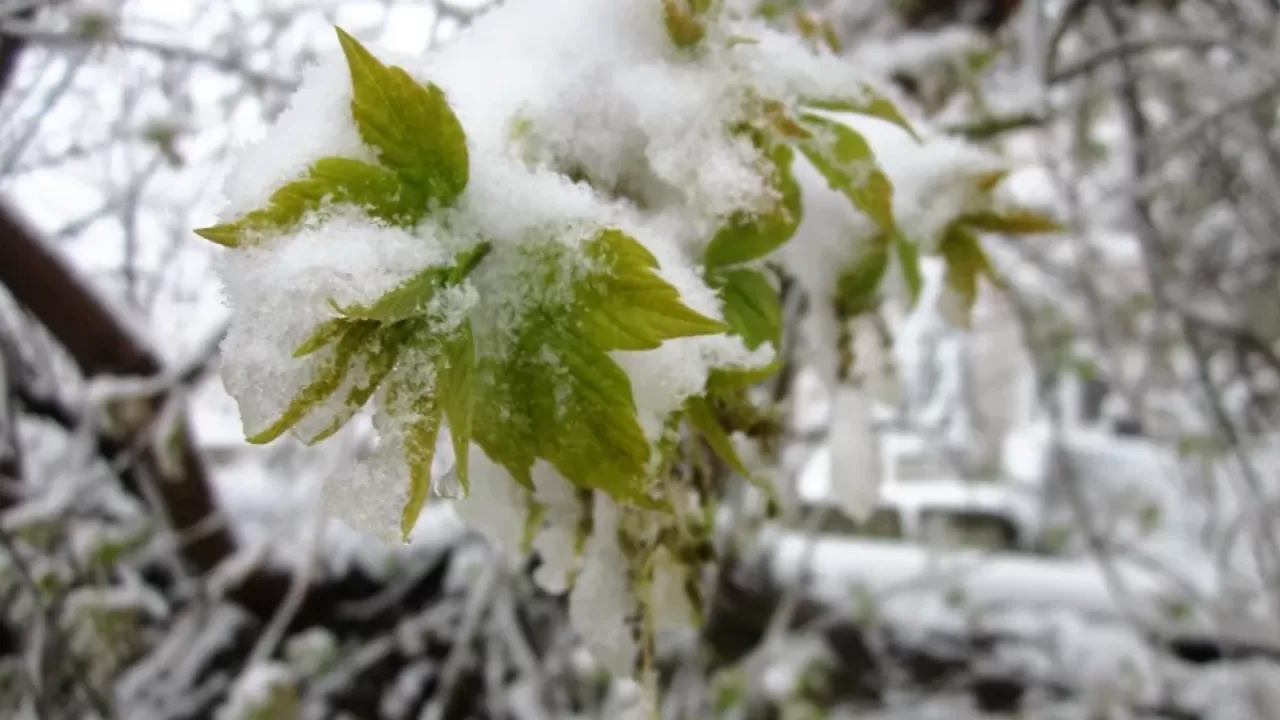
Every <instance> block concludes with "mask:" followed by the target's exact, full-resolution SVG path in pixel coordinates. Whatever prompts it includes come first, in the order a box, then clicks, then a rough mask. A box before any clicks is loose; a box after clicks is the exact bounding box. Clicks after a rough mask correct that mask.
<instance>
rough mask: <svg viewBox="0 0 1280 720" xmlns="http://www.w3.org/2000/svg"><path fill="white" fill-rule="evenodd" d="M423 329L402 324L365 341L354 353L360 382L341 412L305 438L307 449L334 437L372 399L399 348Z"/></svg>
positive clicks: (423, 328) (351, 392) (354, 387)
mask: <svg viewBox="0 0 1280 720" xmlns="http://www.w3.org/2000/svg"><path fill="white" fill-rule="evenodd" d="M424 330H425V327H424V326H423V325H422V324H419V323H401V324H400V325H397V326H394V327H391V328H380V329H379V331H378V332H376V333H375V334H373V335H371V336H370V337H369V338H368V340H367V341H366V342H365V343H364V344H363V345H361V347H360V349H359V350H358V351H357V354H358V359H359V360H360V361H361V362H362V363H363V368H362V369H363V372H361V373H360V375H359V380H357V381H356V383H355V385H354V386H353V387H352V388H351V390H349V391H348V392H347V397H346V399H345V400H344V401H343V405H342V408H341V410H339V411H338V412H337V413H336V414H335V415H334V418H333V420H332V422H330V423H329V425H328V426H326V427H325V428H324V429H323V430H321V431H320V432H318V433H316V434H315V435H313V436H311V437H308V438H305V439H304V442H305V443H306V444H308V445H315V444H316V443H318V442H320V441H322V440H325V439H327V438H330V437H332V436H333V434H334V433H336V432H338V431H339V430H341V429H342V426H343V425H346V424H347V421H349V420H350V419H351V418H353V417H355V414H356V413H358V412H360V409H361V408H363V407H364V406H365V404H366V403H368V402H369V398H371V397H373V393H374V391H376V390H377V389H378V386H379V385H380V384H382V381H383V379H385V378H386V377H387V374H388V373H390V372H391V369H392V368H393V367H395V364H396V358H397V356H398V355H399V354H400V348H401V347H402V346H403V345H404V343H405V341H406V340H408V339H409V338H410V337H411V336H412V335H413V334H414V333H415V332H422V331H424Z"/></svg>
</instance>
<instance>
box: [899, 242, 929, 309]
mask: <svg viewBox="0 0 1280 720" xmlns="http://www.w3.org/2000/svg"><path fill="white" fill-rule="evenodd" d="M893 245H894V248H895V249H897V251H898V265H899V266H900V267H901V268H902V280H903V282H905V283H906V284H907V292H908V294H910V295H911V304H912V305H915V303H916V300H918V299H919V298H920V290H921V289H922V288H923V287H924V276H923V275H921V273H920V246H918V245H916V244H915V243H913V242H911V241H910V240H908V239H906V238H905V237H903V236H902V235H898V236H896V237H895V238H894V240H893Z"/></svg>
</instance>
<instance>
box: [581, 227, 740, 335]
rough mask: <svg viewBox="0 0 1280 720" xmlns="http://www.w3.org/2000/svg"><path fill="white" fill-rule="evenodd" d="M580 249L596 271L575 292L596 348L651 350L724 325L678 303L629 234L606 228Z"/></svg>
mask: <svg viewBox="0 0 1280 720" xmlns="http://www.w3.org/2000/svg"><path fill="white" fill-rule="evenodd" d="M585 249H586V252H587V255H588V257H590V258H591V259H593V260H595V261H596V262H597V265H598V266H599V272H597V273H593V274H592V275H591V276H590V277H589V278H588V279H587V280H586V282H585V283H584V287H583V289H582V290H581V291H580V293H579V294H580V296H581V302H582V303H583V304H584V305H585V306H586V307H587V308H588V312H587V317H586V323H587V335H588V336H589V337H590V338H591V339H592V340H593V341H595V342H596V343H597V344H599V345H600V346H601V347H605V348H608V349H610V350H652V349H654V348H657V347H658V346H659V345H661V344H662V342H663V341H664V340H669V339H671V338H675V337H687V336H690V335H714V334H716V333H721V332H726V331H727V330H728V329H729V328H728V327H727V326H726V325H724V323H721V322H717V321H715V320H712V319H710V318H708V317H705V316H703V315H701V314H699V313H697V312H694V311H693V310H691V309H689V308H688V307H687V306H686V305H685V304H684V303H682V302H681V301H680V293H679V291H677V290H676V289H675V288H674V287H672V286H671V285H669V284H667V282H666V281H665V280H663V279H662V278H661V277H659V276H658V275H657V274H656V273H655V272H654V271H655V270H656V269H657V268H658V261H657V260H656V259H655V258H654V257H653V255H651V254H650V253H649V251H648V250H646V249H645V248H644V246H643V245H641V244H640V243H638V242H636V240H635V239H634V238H631V237H629V236H628V235H626V234H625V233H623V232H620V231H618V230H606V231H604V232H602V233H600V234H599V235H598V236H596V237H595V238H594V239H593V240H591V241H590V242H589V243H588V244H587V246H586V248H585Z"/></svg>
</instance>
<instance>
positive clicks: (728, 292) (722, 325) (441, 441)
mask: <svg viewBox="0 0 1280 720" xmlns="http://www.w3.org/2000/svg"><path fill="white" fill-rule="evenodd" d="M338 35H339V41H340V44H341V47H342V51H343V56H342V57H337V56H335V57H333V58H332V59H329V60H325V61H323V62H322V63H321V64H320V65H319V66H317V67H316V68H314V69H313V70H311V71H310V73H309V74H308V76H307V77H306V78H305V80H304V82H303V85H302V87H301V88H300V90H299V91H298V93H297V95H296V96H295V98H294V100H293V104H292V106H291V108H290V109H289V110H288V111H287V112H286V113H285V114H284V115H283V116H282V117H281V118H280V119H279V121H278V122H277V123H276V125H275V127H274V129H273V130H272V131H271V132H270V133H269V134H268V136H267V137H266V138H264V139H263V140H262V141H261V142H260V143H258V144H257V145H256V146H254V147H252V148H249V149H248V150H246V151H245V152H244V154H243V156H242V159H241V161H240V163H239V165H238V167H236V168H235V169H234V170H233V172H232V173H231V175H230V177H229V179H228V182H227V186H226V199H227V207H226V209H225V212H224V218H223V220H224V222H223V223H222V224H220V225H216V226H214V227H210V228H205V229H203V230H201V231H200V233H201V234H202V235H203V236H204V237H206V238H208V239H209V240H212V241H214V242H216V243H219V244H221V245H224V246H227V247H228V248H230V251H229V252H228V253H226V255H225V258H224V260H223V266H222V276H223V279H224V281H225V286H226V292H227V296H228V298H229V300H230V304H231V306H232V308H233V311H234V317H233V323H232V326H231V330H230V333H229V336H228V338H227V340H226V343H225V346H224V360H225V369H224V379H225V382H226V385H227V388H228V389H229V391H230V392H231V393H232V395H233V396H235V397H236V399H237V400H238V402H239V404H240V411H241V416H242V419H243V422H244V428H245V433H246V436H247V437H248V438H249V439H250V441H251V442H255V443H263V442H269V441H271V440H273V439H275V438H277V437H279V436H281V435H283V434H285V433H286V432H288V433H292V434H293V435H294V436H296V437H298V438H299V439H301V440H303V441H304V442H307V443H316V442H319V441H321V440H323V439H325V438H326V437H329V436H331V435H332V434H333V433H334V432H336V431H337V430H338V429H339V428H341V427H342V426H343V425H344V424H345V423H346V422H347V421H348V420H350V419H351V418H352V417H353V416H355V415H356V414H358V413H359V412H361V411H362V410H363V409H364V408H365V406H367V405H368V406H372V410H373V412H374V415H375V417H374V425H375V427H376V428H377V430H378V432H379V445H378V447H377V449H376V450H375V452H374V454H373V456H372V457H370V458H368V459H367V460H366V461H365V462H364V463H363V464H362V465H361V467H360V468H359V470H358V471H357V472H356V473H355V476H354V477H351V478H341V479H339V480H336V481H335V482H334V487H332V488H331V489H330V492H331V494H332V496H331V498H330V500H331V502H330V506H331V507H332V508H333V510H334V511H335V512H336V513H337V514H338V515H339V516H341V517H343V518H344V519H346V520H348V521H349V522H351V523H352V524H353V525H356V526H357V527H359V528H361V529H364V530H367V531H369V532H371V533H374V534H376V535H378V536H380V537H383V538H386V539H388V540H391V539H394V538H396V537H397V535H398V536H400V537H407V536H408V533H409V531H410V530H411V529H412V527H413V525H414V522H415V521H416V520H417V517H418V515H419V512H420V511H421V509H422V507H423V505H424V503H426V502H427V501H428V496H429V495H430V494H433V493H434V494H435V495H438V496H448V497H456V498H458V505H457V507H458V509H459V512H460V514H461V515H462V516H463V517H464V519H466V520H467V521H468V522H470V523H471V524H473V525H474V526H475V527H477V528H479V529H481V530H483V531H485V532H486V533H487V534H488V535H489V536H491V537H492V538H494V539H496V540H498V541H500V543H501V544H502V545H503V546H505V547H506V548H507V549H509V550H511V551H512V554H513V555H517V556H518V555H520V554H522V553H523V552H527V551H529V550H531V549H536V550H537V551H538V552H539V554H540V555H541V557H542V561H543V566H542V567H541V568H540V570H539V571H538V579H539V581H540V582H541V583H543V584H544V585H545V586H546V587H547V588H548V589H551V590H553V591H563V590H566V589H571V595H570V606H571V614H572V616H573V618H574V620H575V625H577V627H578V628H579V630H581V631H583V632H584V634H585V635H586V637H587V640H588V642H589V643H590V644H591V645H592V647H593V649H594V650H595V651H596V652H597V654H598V655H599V657H600V658H601V660H602V661H603V662H605V663H606V665H607V666H608V667H609V668H610V669H611V670H613V671H614V672H617V673H620V674H628V673H630V671H631V670H632V669H633V668H634V667H635V664H636V662H637V660H638V659H640V660H643V661H644V662H643V664H644V665H645V666H647V665H648V662H647V661H648V660H649V659H650V658H651V654H652V650H651V648H650V647H649V644H650V643H651V641H652V638H653V634H654V629H655V628H656V627H658V626H661V625H665V624H668V623H671V622H673V621H678V622H689V621H694V620H696V617H697V614H698V613H699V612H700V609H701V607H702V589H701V585H700V582H699V573H698V570H699V568H700V567H701V566H702V564H703V563H704V562H706V561H707V560H709V559H710V558H711V555H712V552H713V551H712V549H711V542H710V526H711V518H712V516H713V511H714V510H715V507H716V502H717V498H718V495H717V493H718V491H717V489H716V488H715V487H713V483H712V482H711V481H710V478H711V477H712V475H711V474H710V473H708V472H707V471H706V470H705V468H706V467H707V466H706V463H705V459H701V458H702V455H701V454H700V453H701V451H702V449H703V447H704V446H705V448H708V449H710V450H711V451H713V452H714V453H715V454H717V455H719V457H720V460H721V461H722V462H723V463H725V464H726V465H727V466H728V467H730V468H732V469H734V470H736V471H738V472H739V473H740V474H742V475H746V476H750V475H751V473H749V472H748V470H747V468H746V467H745V465H744V463H743V461H742V459H741V458H740V457H739V455H738V452H737V450H736V449H735V443H734V440H733V437H732V436H733V434H734V433H735V432H738V431H744V430H747V429H748V428H750V427H752V426H754V425H756V423H755V422H754V421H753V419H754V416H755V415H756V414H758V413H756V411H755V410H754V409H753V407H752V405H751V403H750V401H749V398H748V395H747V392H746V391H747V389H748V387H749V386H750V385H752V384H754V383H756V382H760V381H762V380H764V379H765V378H767V377H768V376H769V375H770V374H771V373H772V372H773V371H774V370H775V369H776V367H777V363H776V361H775V349H776V347H777V345H778V343H779V337H780V331H781V328H780V325H781V316H782V311H781V306H780V302H779V297H778V292H777V289H776V288H777V285H778V281H777V273H776V271H779V270H780V271H782V272H789V273H791V274H793V275H795V276H797V277H799V278H801V280H802V281H803V283H804V285H805V286H806V290H807V291H808V292H810V293H811V295H812V296H813V297H814V298H815V299H816V300H817V302H816V303H815V304H816V307H815V309H814V311H813V316H814V317H816V318H826V319H825V320H819V321H818V325H817V326H815V327H814V328H811V330H812V332H811V335H813V336H815V337H816V338H818V342H816V343H814V346H815V347H818V348H823V347H826V346H827V345H830V347H831V348H832V351H831V352H830V353H827V354H829V355H831V356H832V358H833V361H834V359H835V358H836V356H837V355H842V356H844V357H842V358H841V361H840V362H839V363H838V365H839V367H840V368H842V370H841V371H840V376H841V377H842V379H845V380H848V379H849V378H847V377H846V376H847V368H848V367H849V365H850V360H851V358H850V357H848V355H849V354H850V352H851V350H850V348H851V347H852V343H850V342H849V338H848V337H847V335H848V331H847V329H841V328H840V327H839V326H840V325H841V324H842V323H844V322H846V321H848V320H849V319H851V318H853V317H855V316H858V315H860V314H863V313H866V312H870V311H872V310H874V309H875V307H876V306H877V304H878V302H879V299H880V297H881V295H882V290H883V289H885V288H890V287H891V286H893V285H894V284H893V283H885V282H883V281H884V279H885V278H886V277H889V276H893V277H897V278H900V282H898V283H897V285H896V286H897V287H898V288H899V289H900V290H902V291H904V292H901V293H900V295H901V296H902V297H904V298H905V299H906V300H907V302H908V303H910V302H911V301H913V300H914V298H915V297H917V296H918V295H919V293H920V291H921V286H922V282H923V280H922V278H923V275H922V272H921V267H920V265H921V262H922V258H921V254H922V253H925V254H932V255H938V256H939V257H941V259H942V261H944V262H945V264H946V276H947V287H948V289H949V297H950V298H951V300H950V301H949V303H948V307H949V308H950V309H949V310H948V313H949V317H951V318H952V319H953V320H954V321H956V322H959V323H963V322H964V321H965V318H966V317H967V313H968V311H969V309H970V308H971V307H972V305H973V303H974V300H975V298H976V294H977V283H978V281H979V278H981V277H983V276H986V277H989V278H991V279H994V273H992V272H991V270H990V267H989V265H988V264H987V262H986V259H985V255H984V254H983V252H982V249H981V247H980V245H979V243H978V240H977V236H976V235H975V234H974V233H975V230H982V229H997V230H1001V231H1006V232H1022V231H1039V230H1045V229H1051V228H1052V225H1051V223H1048V222H1047V221H1045V220H1044V219H1043V218H1040V217H1039V216H1035V215H1032V214H1028V213H1021V212H1012V213H1010V212H1003V211H1001V210H999V209H997V208H996V207H995V205H994V204H993V202H994V201H993V200H992V193H991V191H992V190H993V188H994V187H995V186H996V184H998V182H999V181H1000V179H1001V178H1002V177H1003V175H1002V170H1001V168H1000V167H999V166H998V165H997V164H994V163H993V162H992V161H991V160H990V159H988V158H986V157H985V156H983V155H982V154H980V153H978V151H976V150H972V149H969V148H967V147H960V148H959V149H957V148H956V147H955V146H954V144H953V145H948V144H946V143H944V142H933V141H931V140H929V138H928V136H927V135H926V136H925V137H924V138H922V137H921V136H920V135H918V134H917V132H918V131H917V129H916V128H914V127H912V125H911V124H910V123H909V122H908V121H907V120H906V119H905V118H904V116H903V115H902V113H901V112H900V111H899V110H898V108H897V107H896V106H895V104H894V103H893V102H891V101H890V100H889V99H888V98H887V97H886V96H885V95H884V94H883V93H882V92H879V91H877V90H875V89H873V84H871V83H870V82H869V79H868V78H864V77H862V76H861V75H860V74H859V73H858V71H857V68H855V67H853V66H851V65H850V64H849V63H848V62H847V61H845V60H843V59H840V58H838V57H836V56H835V55H833V54H832V53H831V52H830V47H829V46H830V43H827V42H824V41H823V33H821V32H818V31H815V32H810V33H808V34H807V35H808V37H807V38H806V37H803V35H805V34H804V33H802V36H801V37H797V36H795V35H792V34H787V33H784V32H781V31H779V30H776V29H774V28H773V27H771V26H770V25H769V24H767V23H766V22H765V21H764V20H762V19H761V18H760V17H758V16H756V15H755V14H753V13H750V12H744V11H740V10H738V9H737V8H736V5H734V6H722V5H721V4H720V3H716V2H712V1H710V0H663V1H661V2H659V1H658V0H619V1H617V2H607V3H605V2H598V1H596V0H559V1H558V2H531V1H526V2H510V3H506V4H504V5H503V6H502V7H500V8H499V9H497V10H495V11H493V12H490V13H488V14H486V15H485V16H483V17H481V18H480V19H478V20H477V21H476V22H475V23H474V25H473V26H472V27H470V28H469V29H468V30H467V32H466V33H465V34H464V35H463V36H462V37H460V38H459V39H458V40H457V41H456V42H454V43H453V44H451V45H448V46H446V47H445V48H443V49H441V50H439V51H436V52H434V53H432V54H430V55H428V56H426V57H421V58H419V57H399V58H381V57H379V56H378V55H377V54H375V53H373V52H372V51H370V50H369V49H366V48H365V47H363V46H362V45H361V44H359V43H358V42H357V41H356V40H355V39H354V38H352V37H351V36H349V35H347V34H346V33H344V32H342V31H339V33H338ZM864 117H865V118H869V119H867V120H866V121H865V122H868V123H874V126H866V127H864V126H863V125H862V124H861V123H862V121H861V120H859V118H864ZM895 126H896V127H895ZM872 132H879V133H881V134H885V133H889V134H890V136H891V138H892V139H891V140H888V141H886V142H885V143H884V144H885V145H886V146H887V147H888V148H889V153H888V154H884V155H882V156H881V157H880V158H877V153H876V152H875V150H874V149H873V146H872V143H871V142H870V141H869V138H870V137H872V135H871V133H872ZM895 163H896V164H897V165H898V166H899V167H898V168H897V169H896V170H894V169H893V167H894V164H895ZM899 177H901V178H906V179H907V183H906V185H905V186H900V187H898V188H897V189H896V190H895V182H897V181H898V179H899ZM815 216H816V217H818V218H819V219H820V222H821V223H822V227H821V228H818V229H816V230H815V229H813V228H810V230H809V231H807V232H806V231H805V230H804V225H805V223H806V222H809V223H811V222H813V221H812V219H811V218H813V217H815ZM798 229H800V230H801V231H800V232H797V230H798ZM788 241H791V242H790V246H791V247H786V248H785V249H783V250H782V251H781V252H777V251H779V249H780V248H784V246H787V245H788ZM771 260H778V261H781V262H780V263H777V262H771ZM891 268H892V272H891V270H890V269H891ZM837 346H838V347H839V350H838V351H837V350H836V349H835V348H836V347H837ZM677 466H679V467H680V468H682V469H684V470H688V469H690V468H691V469H692V470H691V471H682V472H677V471H676V468H677ZM751 479H755V480H757V481H760V482H761V483H762V484H763V485H765V486H766V490H768V488H767V483H765V482H764V479H763V478H751ZM655 587H660V588H662V590H661V591H660V592H658V591H653V589H654V588H655ZM671 588H679V590H680V592H679V593H677V595H678V596H679V597H678V598H677V599H675V600H673V597H672V593H671ZM671 613H674V614H676V615H683V616H684V617H682V618H671V617H667V615H669V614H671ZM636 618H638V622H637V621H636Z"/></svg>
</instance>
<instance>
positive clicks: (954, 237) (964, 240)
mask: <svg viewBox="0 0 1280 720" xmlns="http://www.w3.org/2000/svg"><path fill="white" fill-rule="evenodd" d="M939 252H940V254H941V255H942V258H943V260H944V261H945V262H946V266H947V270H946V275H945V282H946V285H947V288H948V289H950V290H951V291H952V292H953V293H954V294H955V296H956V298H957V299H958V300H959V301H960V307H959V311H960V312H959V317H960V319H961V324H962V325H964V326H966V327H967V326H968V325H969V324H970V322H971V318H972V313H973V306H974V305H975V304H977V302H978V278H979V277H981V276H983V275H985V276H987V278H988V279H989V280H991V281H992V282H996V283H998V281H999V279H998V277H997V276H996V274H995V271H994V269H992V267H991V263H990V261H989V260H988V259H987V254H986V252H985V251H984V250H983V249H982V244H981V243H979V242H978V237H977V236H976V235H974V234H973V231H972V230H970V229H969V228H968V227H966V226H965V225H964V224H962V223H959V222H955V223H952V224H951V225H950V226H949V227H948V229H947V230H946V232H945V233H944V234H943V237H942V242H941V243H940V244H939Z"/></svg>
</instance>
